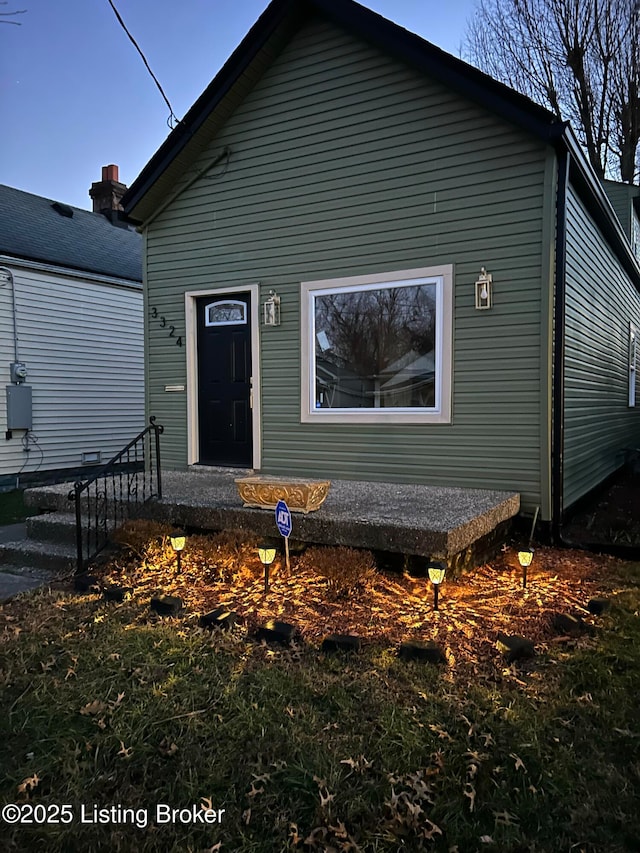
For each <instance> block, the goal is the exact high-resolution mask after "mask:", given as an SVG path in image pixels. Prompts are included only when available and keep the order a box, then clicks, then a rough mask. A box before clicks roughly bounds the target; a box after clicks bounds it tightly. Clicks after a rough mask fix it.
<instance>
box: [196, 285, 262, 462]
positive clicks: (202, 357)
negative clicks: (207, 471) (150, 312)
mask: <svg viewBox="0 0 640 853" xmlns="http://www.w3.org/2000/svg"><path fill="white" fill-rule="evenodd" d="M197 307H198V428H199V429H198V432H199V451H200V452H199V458H198V461H199V462H200V463H202V464H204V465H229V466H238V467H241V468H245V467H246V468H250V467H251V466H252V464H253V454H252V450H253V435H252V427H251V402H250V397H251V313H250V311H251V305H250V294H249V293H239V294H238V293H233V294H229V295H228V296H215V297H212V296H207V297H204V298H199V299H198V300H197Z"/></svg>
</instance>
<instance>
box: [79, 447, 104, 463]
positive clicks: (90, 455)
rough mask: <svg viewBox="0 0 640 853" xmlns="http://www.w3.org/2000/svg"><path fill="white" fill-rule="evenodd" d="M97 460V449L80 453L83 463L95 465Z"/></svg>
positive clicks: (98, 457)
mask: <svg viewBox="0 0 640 853" xmlns="http://www.w3.org/2000/svg"><path fill="white" fill-rule="evenodd" d="M98 462H100V451H99V450H89V451H87V452H86V453H83V454H82V464H83V465H96V464H97V463H98Z"/></svg>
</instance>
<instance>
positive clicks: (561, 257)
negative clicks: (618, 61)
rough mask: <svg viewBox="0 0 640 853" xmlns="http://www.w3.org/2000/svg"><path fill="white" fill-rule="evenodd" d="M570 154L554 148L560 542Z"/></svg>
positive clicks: (554, 499)
mask: <svg viewBox="0 0 640 853" xmlns="http://www.w3.org/2000/svg"><path fill="white" fill-rule="evenodd" d="M570 162H571V161H570V154H569V152H568V151H567V149H566V148H565V147H564V146H562V147H561V148H560V150H559V152H558V192H557V196H556V281H555V285H556V286H555V299H554V310H553V337H554V345H553V390H552V423H551V537H552V541H553V542H554V543H556V544H560V543H561V542H562V516H563V510H564V360H565V292H566V275H567V188H568V184H569V167H570Z"/></svg>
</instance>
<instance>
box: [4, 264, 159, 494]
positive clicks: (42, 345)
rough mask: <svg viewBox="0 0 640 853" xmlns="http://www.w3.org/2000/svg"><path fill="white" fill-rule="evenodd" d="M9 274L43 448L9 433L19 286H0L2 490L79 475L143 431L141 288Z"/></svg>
mask: <svg viewBox="0 0 640 853" xmlns="http://www.w3.org/2000/svg"><path fill="white" fill-rule="evenodd" d="M5 266H8V268H10V269H11V270H12V272H13V276H14V281H15V293H16V309H17V325H18V346H19V357H20V360H21V361H24V362H25V363H26V365H27V369H28V376H27V384H28V385H31V387H32V389H33V392H32V393H33V431H32V437H33V436H34V435H35V437H36V438H37V442H38V443H37V445H33V444H30V447H31V449H30V452H29V453H28V454H27V453H25V451H24V448H23V437H24V436H25V431H24V430H14V432H13V438H11V439H9V440H7V439H6V438H5V431H6V428H7V426H6V425H7V419H6V414H7V412H6V393H5V386H6V385H8V384H9V382H10V376H9V364H10V362H12V361H13V360H14V345H13V322H12V316H11V310H12V308H11V285H10V284H5V285H4V286H0V431H1V432H0V483H2V478H3V477H5V476H6V475H13V474H16V473H17V472H18V471H20V470H22V472H25V473H26V472H35V471H36V470H38V471H50V470H56V469H61V468H75V467H79V466H80V465H81V464H82V453H83V452H87V451H90V452H91V451H100V452H101V454H102V461H104V462H106V461H108V459H109V458H110V457H111V456H112V455H113V454H114V453H116V452H117V451H118V450H120V449H121V447H123V446H124V445H125V444H126V443H127V442H128V441H130V440H131V439H132V438H133V437H134V436H135V435H136V434H137V433H138V432H139V431H140V430H141V429H143V427H144V367H143V323H142V291H141V288H139V287H138V288H135V287H127V286H122V285H117V284H108V283H106V282H98V281H91V280H87V279H85V278H82V277H79V276H78V277H76V276H74V275H61V274H51V273H49V272H43V271H39V270H34V269H20V268H18V267H12V266H11V265H8V264H7V265H5Z"/></svg>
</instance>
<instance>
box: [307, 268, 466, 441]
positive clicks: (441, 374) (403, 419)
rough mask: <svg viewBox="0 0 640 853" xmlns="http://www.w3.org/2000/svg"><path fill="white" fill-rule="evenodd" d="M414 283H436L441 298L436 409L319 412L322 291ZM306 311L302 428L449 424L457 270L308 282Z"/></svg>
mask: <svg viewBox="0 0 640 853" xmlns="http://www.w3.org/2000/svg"><path fill="white" fill-rule="evenodd" d="M414 279H433V281H434V283H435V284H436V285H437V286H438V289H437V297H436V300H437V301H436V342H437V344H436V401H437V406H436V408H435V409H428V410H426V411H422V410H420V409H417V408H411V409H409V408H398V409H391V408H390V409H380V410H376V411H372V410H371V409H363V410H356V409H317V408H316V407H315V377H314V376H312V371H313V370H314V362H315V341H314V340H313V334H312V327H313V300H314V296H315V295H317V292H318V291H325V292H326V291H327V290H328V291H333V290H338V289H340V288H350V289H359V288H363V289H365V288H368V289H373V288H374V287H375V286H376V285H385V284H393V283H394V282H401V281H402V282H404V281H412V280H414ZM300 307H301V360H300V364H301V376H302V382H301V397H300V420H301V422H302V423H341V424H343V423H358V424H363V423H364V424H390V423H394V424H449V423H451V398H452V347H453V265H452V264H446V265H442V266H433V267H419V268H417V269H408V270H399V271H394V272H388V273H376V274H374V275H359V276H350V277H348V278H333V279H323V280H319V281H303V282H301V284H300Z"/></svg>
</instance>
